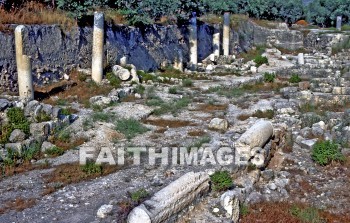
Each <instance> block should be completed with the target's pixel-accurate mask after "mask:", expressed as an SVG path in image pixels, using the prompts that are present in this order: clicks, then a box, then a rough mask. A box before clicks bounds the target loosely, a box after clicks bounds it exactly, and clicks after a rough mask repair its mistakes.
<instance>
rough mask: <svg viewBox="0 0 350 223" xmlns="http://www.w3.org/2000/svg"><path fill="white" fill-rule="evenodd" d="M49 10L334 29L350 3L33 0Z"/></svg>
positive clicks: (5, 0) (13, 3) (8, 4)
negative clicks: (246, 19)
mask: <svg viewBox="0 0 350 223" xmlns="http://www.w3.org/2000/svg"><path fill="white" fill-rule="evenodd" d="M29 1H33V0H0V2H1V4H0V7H4V8H5V9H7V10H16V9H19V8H20V7H21V6H23V5H24V4H25V3H26V2H29ZM34 1H36V2H41V3H44V4H46V5H47V6H48V7H57V8H58V9H61V10H65V11H68V12H69V13H70V15H71V16H72V17H74V18H76V19H79V18H81V17H82V16H83V15H86V14H92V11H93V10H95V9H96V8H111V9H115V10H119V11H120V12H121V13H122V14H123V15H124V16H125V18H126V19H127V20H128V21H129V22H130V24H132V25H138V24H139V25H142V24H150V23H153V22H155V21H157V20H159V19H161V18H162V17H167V18H170V19H171V20H176V19H179V18H180V19H186V20H188V19H189V16H190V15H191V13H192V12H196V13H197V15H202V14H207V13H212V14H218V15H221V14H223V13H224V12H227V11H228V12H232V13H238V14H247V15H249V16H250V17H254V18H258V19H267V20H280V21H284V22H287V23H290V24H291V23H294V22H296V21H297V20H300V19H306V20H307V21H308V22H309V23H314V24H317V25H319V26H323V27H329V26H334V24H335V21H336V17H337V16H339V15H341V16H343V22H345V23H349V17H350V0H311V1H310V0H215V1H212V0H192V1H189V0H34Z"/></svg>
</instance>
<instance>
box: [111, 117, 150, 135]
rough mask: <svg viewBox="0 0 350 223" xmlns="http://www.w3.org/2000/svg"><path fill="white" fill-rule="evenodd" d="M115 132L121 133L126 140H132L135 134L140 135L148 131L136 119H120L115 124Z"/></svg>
mask: <svg viewBox="0 0 350 223" xmlns="http://www.w3.org/2000/svg"><path fill="white" fill-rule="evenodd" d="M116 130H117V131H118V132H120V133H123V134H124V135H125V137H126V138H127V139H129V140H130V139H132V138H134V137H135V136H136V135H137V134H142V133H145V132H147V131H148V128H146V127H145V126H143V125H142V124H141V123H140V122H139V121H137V120H136V119H132V118H130V119H120V120H118V121H117V123H116Z"/></svg>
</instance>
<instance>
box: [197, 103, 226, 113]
mask: <svg viewBox="0 0 350 223" xmlns="http://www.w3.org/2000/svg"><path fill="white" fill-rule="evenodd" d="M227 107H228V105H227V104H223V105H215V104H200V105H199V107H198V110H199V111H203V112H213V111H225V110H226V109H227Z"/></svg>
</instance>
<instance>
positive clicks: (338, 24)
mask: <svg viewBox="0 0 350 223" xmlns="http://www.w3.org/2000/svg"><path fill="white" fill-rule="evenodd" d="M341 23H342V17H341V16H337V30H339V31H341V25H342V24H341Z"/></svg>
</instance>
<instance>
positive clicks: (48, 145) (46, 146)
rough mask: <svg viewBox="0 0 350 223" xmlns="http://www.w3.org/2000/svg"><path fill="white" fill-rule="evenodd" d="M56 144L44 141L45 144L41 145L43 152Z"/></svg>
mask: <svg viewBox="0 0 350 223" xmlns="http://www.w3.org/2000/svg"><path fill="white" fill-rule="evenodd" d="M54 146H55V145H54V144H52V143H51V142H47V141H44V142H43V144H42V145H41V152H45V151H46V150H48V149H51V148H52V147H54Z"/></svg>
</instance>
